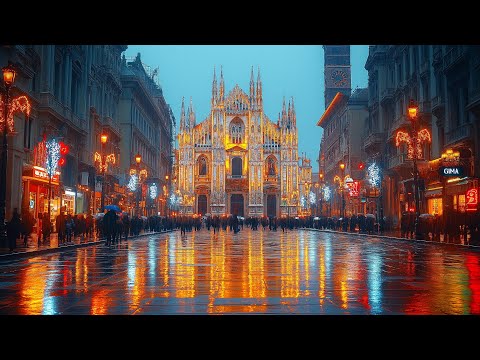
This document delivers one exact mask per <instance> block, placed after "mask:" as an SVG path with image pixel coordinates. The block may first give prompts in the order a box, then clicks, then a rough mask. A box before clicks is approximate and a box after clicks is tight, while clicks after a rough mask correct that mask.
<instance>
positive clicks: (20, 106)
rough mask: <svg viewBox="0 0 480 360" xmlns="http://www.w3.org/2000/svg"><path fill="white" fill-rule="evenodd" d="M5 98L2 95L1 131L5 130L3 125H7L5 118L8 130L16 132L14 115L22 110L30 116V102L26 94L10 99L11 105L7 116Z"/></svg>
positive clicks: (0, 100)
mask: <svg viewBox="0 0 480 360" xmlns="http://www.w3.org/2000/svg"><path fill="white" fill-rule="evenodd" d="M4 109H5V99H4V98H3V97H2V96H0V131H1V132H3V127H4V126H5V119H6V123H7V130H8V131H7V132H15V127H14V124H15V121H14V118H13V115H14V114H15V113H16V112H18V111H20V112H23V113H24V114H25V115H27V116H30V109H31V106H30V102H29V101H28V98H27V97H26V96H19V97H16V98H14V99H12V100H11V101H10V106H9V110H8V114H7V116H5V114H4V112H5V110H4Z"/></svg>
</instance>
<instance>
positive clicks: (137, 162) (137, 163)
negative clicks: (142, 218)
mask: <svg viewBox="0 0 480 360" xmlns="http://www.w3.org/2000/svg"><path fill="white" fill-rule="evenodd" d="M141 162H142V155H140V154H137V155H135V166H136V168H137V176H138V186H137V201H136V203H137V204H136V205H137V206H136V214H137V216H138V214H139V212H140V200H139V197H140V196H141V194H142V184H141V181H140V163H141ZM139 195H140V196H139Z"/></svg>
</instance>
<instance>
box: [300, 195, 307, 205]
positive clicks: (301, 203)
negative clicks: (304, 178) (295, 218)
mask: <svg viewBox="0 0 480 360" xmlns="http://www.w3.org/2000/svg"><path fill="white" fill-rule="evenodd" d="M300 205H301V206H302V207H306V206H307V199H306V198H305V195H302V197H301V198H300Z"/></svg>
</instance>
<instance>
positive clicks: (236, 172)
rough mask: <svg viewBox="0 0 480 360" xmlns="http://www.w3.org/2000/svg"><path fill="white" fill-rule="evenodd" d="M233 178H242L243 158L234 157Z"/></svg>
mask: <svg viewBox="0 0 480 360" xmlns="http://www.w3.org/2000/svg"><path fill="white" fill-rule="evenodd" d="M232 176H234V177H241V176H242V158H240V157H234V158H233V159H232Z"/></svg>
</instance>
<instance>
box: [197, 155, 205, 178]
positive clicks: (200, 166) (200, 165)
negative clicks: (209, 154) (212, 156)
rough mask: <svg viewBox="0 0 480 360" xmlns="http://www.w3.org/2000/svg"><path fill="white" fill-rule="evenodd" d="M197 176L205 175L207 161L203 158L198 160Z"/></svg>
mask: <svg viewBox="0 0 480 360" xmlns="http://www.w3.org/2000/svg"><path fill="white" fill-rule="evenodd" d="M198 175H200V176H206V175H207V159H206V158H205V157H204V156H201V157H200V158H199V159H198Z"/></svg>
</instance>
